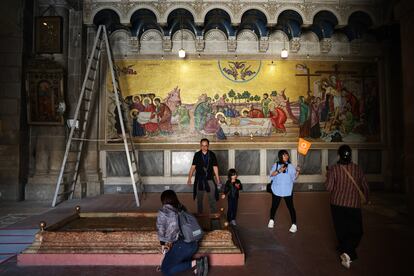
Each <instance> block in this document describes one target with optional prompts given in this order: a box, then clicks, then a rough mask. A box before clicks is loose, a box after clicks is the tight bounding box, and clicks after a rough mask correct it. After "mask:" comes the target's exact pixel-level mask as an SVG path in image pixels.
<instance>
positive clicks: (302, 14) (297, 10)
mask: <svg viewBox="0 0 414 276" xmlns="http://www.w3.org/2000/svg"><path fill="white" fill-rule="evenodd" d="M285 11H295V12H297V13H298V14H299V15H300V17H302V22H303V24H305V25H306V24H312V22H310V23H309V20H308V19H307V18H306V16H305V14H304V13H303V10H301V9H299V8H298V7H296V6H290V5H287V6H283V8H281V9H280V10H278V11H277V12H276V14H275V18H274V21H275V23H276V24H277V19H278V18H279V16H280V15H281V14H282V13H283V12H285Z"/></svg>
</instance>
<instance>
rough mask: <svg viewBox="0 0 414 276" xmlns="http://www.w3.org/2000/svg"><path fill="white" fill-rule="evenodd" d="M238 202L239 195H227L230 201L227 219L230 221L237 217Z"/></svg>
mask: <svg viewBox="0 0 414 276" xmlns="http://www.w3.org/2000/svg"><path fill="white" fill-rule="evenodd" d="M238 202H239V198H238V197H232V196H228V197H227V203H228V204H227V221H228V222H230V221H232V220H235V219H236V215H237V205H238Z"/></svg>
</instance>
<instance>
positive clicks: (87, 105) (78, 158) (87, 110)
mask: <svg viewBox="0 0 414 276" xmlns="http://www.w3.org/2000/svg"><path fill="white" fill-rule="evenodd" d="M100 47H102V41H101V44H100ZM100 56H101V51H98V56H97V58H96V65H98V62H99V58H100ZM91 58H94V56H91ZM97 67H98V66H96V68H97ZM97 72H98V70H94V72H93V79H94V80H93V81H90V80H89V81H90V82H91V83H92V85H91V87H90V88H91V91H89V95H90V97H89V99H88V100H89V101H86V102H85V114H84V116H83V123H82V129H83V131H82V132H81V135H80V137H79V138H80V141H79V147H78V152H77V156H76V164H75V173H74V174H73V177H72V185H71V188H70V191H71V193H70V194H69V199H72V198H73V195H74V193H75V186H76V182H77V181H78V176H79V166H80V161H81V156H82V149H83V144H84V141H85V140H84V139H85V136H86V131H87V129H86V128H87V123H88V120H89V117H90V107H91V102H92V98H93V91H94V87H95V79H96V75H97ZM88 77H89V74H86V75H85V83H86V81H87V80H88V79H87V78H88ZM82 99H83V97H82Z"/></svg>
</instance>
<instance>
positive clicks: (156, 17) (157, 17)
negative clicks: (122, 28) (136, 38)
mask: <svg viewBox="0 0 414 276" xmlns="http://www.w3.org/2000/svg"><path fill="white" fill-rule="evenodd" d="M144 9H147V10H150V11H152V12H153V13H154V15H155V19H156V20H157V23H159V22H160V20H161V15H160V13H159V11H158V10H157V9H155V8H154V7H153V6H150V5H145V4H142V5H141V4H140V5H139V7H138V6H136V7H134V8H133V9H131V10H130V11H129V12H128V14H127V15H126V18H125V19H127V20H128V22H127V23H130V22H131V17H132V15H133V14H134V12H136V11H139V10H144Z"/></svg>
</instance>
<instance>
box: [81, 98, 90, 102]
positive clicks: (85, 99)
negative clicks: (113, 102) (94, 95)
mask: <svg viewBox="0 0 414 276" xmlns="http://www.w3.org/2000/svg"><path fill="white" fill-rule="evenodd" d="M83 100H84V101H87V102H90V101H91V99H89V98H83Z"/></svg>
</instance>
